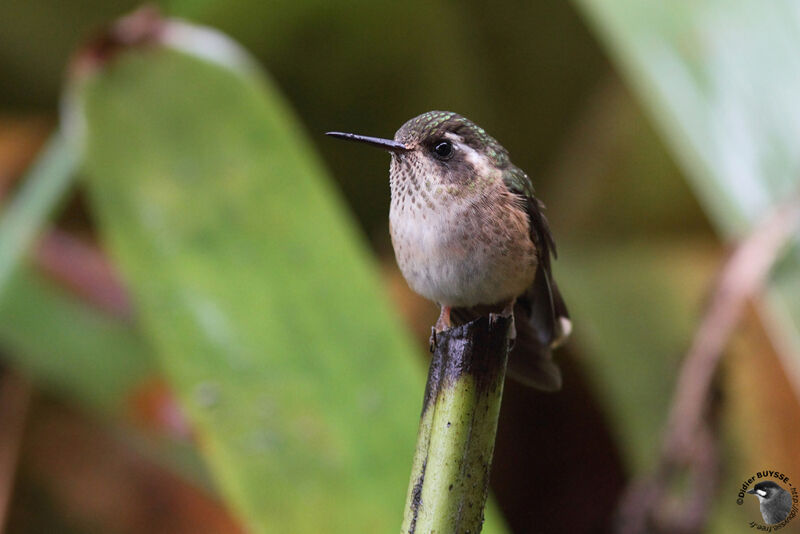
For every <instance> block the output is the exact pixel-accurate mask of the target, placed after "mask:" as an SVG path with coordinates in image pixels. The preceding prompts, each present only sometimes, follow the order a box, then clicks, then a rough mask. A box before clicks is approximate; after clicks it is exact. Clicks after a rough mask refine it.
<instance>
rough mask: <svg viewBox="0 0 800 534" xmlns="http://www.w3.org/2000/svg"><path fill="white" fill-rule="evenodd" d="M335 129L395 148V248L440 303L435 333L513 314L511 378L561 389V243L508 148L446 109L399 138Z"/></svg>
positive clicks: (414, 280)
mask: <svg viewBox="0 0 800 534" xmlns="http://www.w3.org/2000/svg"><path fill="white" fill-rule="evenodd" d="M328 135H331V136H334V137H339V138H342V139H347V140H350V141H358V142H361V143H366V144H368V145H372V146H376V147H379V148H383V149H385V150H388V151H389V152H390V153H391V157H392V161H391V166H390V170H389V185H390V188H391V208H390V210H389V230H390V233H391V236H392V245H393V246H394V252H395V256H396V258H397V263H398V265H399V266H400V270H401V271H402V273H403V276H404V277H405V279H406V281H407V282H408V284H409V285H410V286H411V288H412V289H413V290H414V291H416V292H417V293H419V294H420V295H422V296H424V297H426V298H428V299H430V300H433V301H435V302H437V303H438V304H439V305H440V306H441V314H440V315H439V319H438V320H437V321H436V326H435V328H434V334H433V337H432V340H434V342H435V335H436V332H441V331H443V330H444V329H446V328H449V327H450V326H452V325H453V324H454V323H463V322H465V321H467V320H469V319H470V318H473V317H475V316H477V315H478V314H484V313H487V312H498V311H499V312H502V313H506V314H509V313H512V312H513V315H514V317H515V325H516V326H515V328H514V329H513V332H512V336H513V337H515V343H514V348H513V350H512V352H511V354H510V356H509V369H508V373H509V375H510V376H512V377H514V378H516V379H518V380H519V381H521V382H523V383H525V384H528V385H530V386H533V387H536V388H538V389H542V390H548V391H551V390H557V389H560V387H561V373H560V371H559V369H558V367H557V366H556V365H555V363H554V362H553V359H552V356H551V354H550V351H551V349H553V348H555V347H557V346H558V345H559V344H560V343H562V342H563V340H564V339H565V338H566V337H567V336H568V335H569V332H570V330H571V323H570V320H569V315H568V313H567V308H566V306H565V304H564V300H563V299H562V298H561V294H560V293H559V291H558V287H557V286H556V283H555V281H554V280H553V275H552V272H551V265H550V255H551V254H552V255H553V256H554V257H555V255H556V247H555V243H554V242H553V236H552V234H551V233H550V227H549V225H548V223H547V219H546V218H545V216H544V214H543V213H542V209H543V207H544V206H543V205H542V203H541V202H540V201H539V200H538V199H537V198H536V197H535V196H534V190H533V184H532V183H531V180H530V178H528V175H527V174H525V173H524V172H523V171H522V170H521V169H519V168H518V167H516V166H515V165H514V164H512V163H511V160H510V159H509V157H508V152H507V151H506V149H505V148H503V146H502V145H501V144H500V143H498V142H497V141H496V140H495V139H494V138H493V137H491V136H489V135H488V134H487V133H486V132H485V131H484V130H483V128H481V127H480V126H478V125H476V124H475V123H473V122H472V121H470V120H468V119H466V118H465V117H462V116H461V115H458V114H457V113H452V112H448V111H429V112H427V113H423V114H422V115H419V116H418V117H415V118H413V119H411V120H409V121H408V122H406V123H405V124H404V125H403V126H402V127H401V128H400V129H399V130H398V131H397V133H395V136H394V139H393V140H390V139H380V138H376V137H367V136H362V135H356V134H351V133H341V132H328Z"/></svg>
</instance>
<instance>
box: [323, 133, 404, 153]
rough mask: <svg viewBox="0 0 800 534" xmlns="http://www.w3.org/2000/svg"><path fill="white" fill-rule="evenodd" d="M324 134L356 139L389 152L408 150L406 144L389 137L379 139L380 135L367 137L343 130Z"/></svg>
mask: <svg viewBox="0 0 800 534" xmlns="http://www.w3.org/2000/svg"><path fill="white" fill-rule="evenodd" d="M325 135H330V136H331V137H338V138H339V139H346V140H348V141H358V142H359V143H365V144H367V145H372V146H376V147H378V148H382V149H384V150H388V151H389V152H406V151H408V150H410V149H409V148H408V147H407V146H406V145H404V144H402V143H398V142H397V141H393V140H391V139H381V138H380V137H368V136H366V135H356V134H352V133H344V132H326V133H325Z"/></svg>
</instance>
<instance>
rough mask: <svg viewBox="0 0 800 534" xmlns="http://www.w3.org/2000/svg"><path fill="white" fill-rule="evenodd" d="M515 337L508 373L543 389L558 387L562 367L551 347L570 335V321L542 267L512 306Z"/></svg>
mask: <svg viewBox="0 0 800 534" xmlns="http://www.w3.org/2000/svg"><path fill="white" fill-rule="evenodd" d="M514 319H515V325H516V330H517V339H516V342H515V343H514V348H513V349H512V351H511V353H510V354H509V356H508V376H510V377H511V378H513V379H514V380H516V381H517V382H520V383H522V384H524V385H526V386H530V387H533V388H536V389H539V390H542V391H558V390H559V389H561V370H560V369H559V368H558V366H557V365H556V363H555V362H554V361H553V355H552V349H554V348H556V347H558V346H559V345H560V344H561V343H563V342H564V340H565V339H566V338H567V336H569V333H570V331H571V330H572V323H571V322H570V320H569V312H567V306H566V304H565V303H564V299H563V298H562V297H561V293H560V292H559V290H558V286H557V285H556V283H555V280H552V279H551V277H550V276H549V273H548V272H547V270H545V269H539V270H538V271H537V273H536V278H535V279H534V281H533V284H532V285H531V287H530V288H528V291H526V292H525V294H524V295H522V296H520V297H519V298H518V299H517V302H516V304H515V306H514Z"/></svg>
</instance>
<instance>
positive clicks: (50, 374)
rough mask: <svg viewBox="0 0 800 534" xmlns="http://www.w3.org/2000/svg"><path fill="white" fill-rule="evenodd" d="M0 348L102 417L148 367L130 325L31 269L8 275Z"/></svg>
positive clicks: (119, 404)
mask: <svg viewBox="0 0 800 534" xmlns="http://www.w3.org/2000/svg"><path fill="white" fill-rule="evenodd" d="M0 345H2V347H3V349H5V353H4V357H5V358H8V359H11V360H12V361H14V362H15V363H17V364H18V365H20V366H21V367H22V368H24V369H26V370H27V371H28V372H30V373H31V374H32V375H33V376H34V378H35V379H37V380H40V381H42V382H44V383H46V384H48V385H50V386H51V387H54V388H55V389H57V390H59V391H61V392H63V393H66V394H67V395H68V396H69V397H71V398H72V399H74V400H77V401H78V402H80V403H81V404H83V405H84V406H85V407H88V408H89V409H90V410H91V411H93V412H100V413H104V414H107V415H111V414H119V413H120V412H122V411H124V405H123V403H124V402H125V400H126V396H127V395H128V394H130V393H131V391H132V390H133V389H134V387H135V386H137V385H139V383H140V382H141V381H142V379H143V378H144V377H145V376H146V375H147V374H148V371H149V370H151V369H152V365H153V363H152V356H151V354H150V352H149V351H148V350H147V349H148V348H147V346H146V345H145V343H144V342H143V340H142V339H141V337H139V336H138V335H137V334H136V333H135V331H134V329H133V328H132V327H131V326H130V325H128V324H125V323H124V322H122V321H120V320H118V319H114V318H111V317H109V316H107V315H103V314H101V313H99V312H97V311H96V310H94V309H92V308H91V307H90V306H88V305H86V304H83V303H82V302H79V301H78V300H77V299H75V298H74V297H71V296H69V295H68V294H66V293H65V292H63V291H61V290H59V289H58V288H57V287H55V286H54V285H53V284H52V283H48V282H47V281H46V280H45V279H44V278H43V277H41V276H39V275H37V274H34V273H33V272H32V271H31V270H21V271H20V272H19V273H18V274H16V275H15V276H13V277H12V278H11V280H10V281H9V283H8V285H7V287H6V291H5V294H4V296H3V298H2V299H0Z"/></svg>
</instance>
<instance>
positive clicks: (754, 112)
mask: <svg viewBox="0 0 800 534" xmlns="http://www.w3.org/2000/svg"><path fill="white" fill-rule="evenodd" d="M577 3H578V5H579V6H580V7H581V8H582V9H583V10H584V11H585V13H586V14H587V15H588V17H589V19H590V21H591V22H592V23H593V24H594V25H595V27H596V28H597V30H598V33H599V35H600V37H601V40H602V41H604V43H605V44H606V45H607V47H608V49H609V51H610V52H611V57H612V59H614V60H615V61H616V63H617V65H618V66H619V68H620V70H621V72H622V74H623V75H624V76H625V77H626V78H627V80H628V81H629V82H630V83H631V85H632V86H633V88H634V89H635V91H636V93H637V95H638V97H639V98H640V100H641V101H642V102H643V103H644V105H645V107H646V109H647V111H648V112H649V113H650V114H651V115H652V116H653V118H654V119H655V122H656V125H657V127H658V128H659V129H660V130H661V133H662V134H663V136H664V138H665V140H666V141H667V144H668V145H669V146H670V148H671V149H672V151H673V154H674V156H675V158H676V160H677V161H678V162H679V163H680V164H681V165H682V167H683V169H684V171H685V173H686V176H687V178H688V179H689V181H690V183H691V184H692V185H693V186H694V188H695V190H696V192H697V194H698V197H699V198H700V200H701V202H702V203H703V204H704V206H705V208H706V211H707V213H708V215H709V217H710V218H711V219H712V221H713V222H714V223H715V225H716V227H717V228H718V230H719V231H720V233H721V234H722V235H723V236H725V237H727V238H735V237H740V236H742V235H743V234H745V233H746V232H747V231H748V230H750V229H751V228H752V227H753V225H754V224H755V222H756V221H758V220H759V219H760V218H761V217H763V216H764V215H765V214H766V213H767V212H768V211H769V210H770V209H771V208H772V207H774V206H775V205H776V204H778V203H780V202H781V201H783V200H785V199H786V198H787V197H789V196H790V195H796V194H797V192H798V186H799V185H800V144H798V142H797V140H798V139H799V138H800V101H798V99H797V95H798V94H800V77H798V75H797V73H798V72H799V71H800V60H798V55H797V53H796V51H797V50H798V48H800V8H798V4H797V3H796V2H792V1H790V0H776V1H774V2H761V1H759V0H692V1H688V0H681V1H675V2H643V1H640V0H579V1H578V2H577ZM798 295H800V251H798V249H797V248H796V247H795V248H794V249H793V251H792V252H791V254H790V255H789V256H788V257H787V258H786V260H785V261H784V262H783V264H782V265H781V266H780V269H779V272H778V273H777V276H776V277H775V279H774V280H773V283H772V286H771V288H770V291H769V297H770V298H769V301H770V303H771V304H772V310H773V312H774V316H775V319H776V321H775V323H776V324H778V325H779V326H780V327H781V330H782V332H783V333H784V334H785V338H786V341H788V343H789V346H790V350H788V351H786V352H787V353H789V354H794V355H798V354H800V299H798ZM786 364H787V365H786V369H787V372H789V373H790V375H791V376H792V377H793V378H794V383H795V384H796V385H800V361H798V360H797V359H794V360H791V361H787V362H786ZM798 393H799V394H800V389H798Z"/></svg>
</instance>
